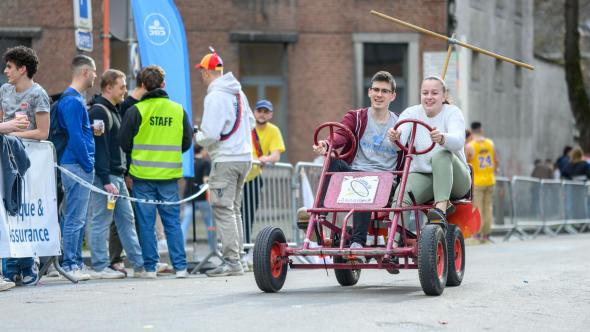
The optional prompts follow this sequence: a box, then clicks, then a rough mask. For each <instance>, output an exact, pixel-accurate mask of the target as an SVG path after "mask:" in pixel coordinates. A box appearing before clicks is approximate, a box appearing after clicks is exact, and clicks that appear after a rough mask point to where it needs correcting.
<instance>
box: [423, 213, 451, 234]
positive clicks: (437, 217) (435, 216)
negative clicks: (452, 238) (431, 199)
mask: <svg viewBox="0 0 590 332" xmlns="http://www.w3.org/2000/svg"><path fill="white" fill-rule="evenodd" d="M426 218H428V223H429V224H438V225H440V226H441V227H442V228H443V230H446V229H447V224H448V222H447V217H446V215H445V213H444V212H443V211H442V210H441V209H439V208H432V209H430V210H428V213H427V214H426Z"/></svg>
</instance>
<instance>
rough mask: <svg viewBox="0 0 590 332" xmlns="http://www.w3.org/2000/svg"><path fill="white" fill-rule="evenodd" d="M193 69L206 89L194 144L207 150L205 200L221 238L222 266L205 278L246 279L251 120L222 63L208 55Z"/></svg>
mask: <svg viewBox="0 0 590 332" xmlns="http://www.w3.org/2000/svg"><path fill="white" fill-rule="evenodd" d="M211 51H212V53H209V54H207V55H205V56H204V57H203V59H202V60H201V62H200V63H198V64H197V65H196V66H195V67H196V68H197V69H198V70H199V71H200V72H201V78H202V79H203V82H204V83H205V85H207V96H206V97H205V108H204V113H203V121H202V123H201V128H200V131H199V132H198V133H197V135H196V141H197V144H199V145H201V146H203V147H207V148H208V150H209V155H210V156H211V161H212V163H213V165H212V167H211V173H210V175H209V190H210V195H209V200H210V203H211V206H212V208H213V216H214V219H215V222H216V224H217V230H218V234H220V237H221V245H222V254H223V258H224V262H223V264H221V265H220V266H218V267H217V268H215V269H213V270H210V271H208V272H207V275H208V276H210V277H222V276H234V275H242V274H244V269H243V268H242V264H241V263H240V253H241V252H242V251H243V239H244V234H243V226H242V215H241V211H240V208H241V204H242V198H241V196H242V187H243V185H244V180H245V178H246V175H247V174H248V171H249V170H250V165H251V163H252V137H251V135H250V133H251V131H252V125H253V124H254V115H253V114H252V110H251V109H250V106H248V105H249V103H248V99H247V98H246V95H245V94H244V92H242V86H241V85H240V82H238V80H237V79H236V78H235V77H234V76H233V74H232V73H231V72H229V73H227V74H225V75H224V74H223V61H222V60H221V57H219V55H217V53H216V52H215V51H214V50H213V49H211Z"/></svg>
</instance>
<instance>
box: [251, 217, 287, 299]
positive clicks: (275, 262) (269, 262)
mask: <svg viewBox="0 0 590 332" xmlns="http://www.w3.org/2000/svg"><path fill="white" fill-rule="evenodd" d="M282 243H287V239H286V238H285V234H283V231H282V230H281V229H280V228H275V227H270V226H267V227H265V228H264V229H262V230H261V231H260V233H258V236H257V237H256V243H255V244H254V257H253V258H254V266H253V270H254V279H256V285H258V288H260V290H262V291H263V292H266V293H275V292H278V291H279V290H281V288H282V287H283V284H284V283H285V279H286V277H287V260H286V259H285V257H282V256H281V244H282Z"/></svg>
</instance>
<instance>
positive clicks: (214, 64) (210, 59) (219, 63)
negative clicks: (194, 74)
mask: <svg viewBox="0 0 590 332" xmlns="http://www.w3.org/2000/svg"><path fill="white" fill-rule="evenodd" d="M209 49H211V52H212V53H209V54H207V55H205V56H204V57H203V59H201V62H199V63H197V64H196V65H195V68H197V69H201V68H202V69H208V70H223V60H221V57H220V56H219V55H217V52H215V50H214V49H213V48H211V47H210V48H209Z"/></svg>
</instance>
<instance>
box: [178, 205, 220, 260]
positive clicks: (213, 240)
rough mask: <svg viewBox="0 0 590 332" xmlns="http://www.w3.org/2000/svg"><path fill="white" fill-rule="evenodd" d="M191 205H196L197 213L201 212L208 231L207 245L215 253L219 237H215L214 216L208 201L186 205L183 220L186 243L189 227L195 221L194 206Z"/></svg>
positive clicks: (183, 233)
mask: <svg viewBox="0 0 590 332" xmlns="http://www.w3.org/2000/svg"><path fill="white" fill-rule="evenodd" d="M191 203H194V204H195V211H201V216H202V217H203V223H204V224H205V228H206V230H207V243H208V244H209V250H211V251H215V250H216V249H217V236H216V235H215V231H214V230H213V229H212V227H213V214H212V211H211V205H210V204H209V202H208V201H206V200H205V201H197V200H194V201H192V202H188V203H186V204H184V219H183V220H182V235H183V238H184V241H185V242H186V238H187V236H188V234H186V233H187V232H188V228H189V225H190V224H191V223H192V221H193V206H192V204H191Z"/></svg>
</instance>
